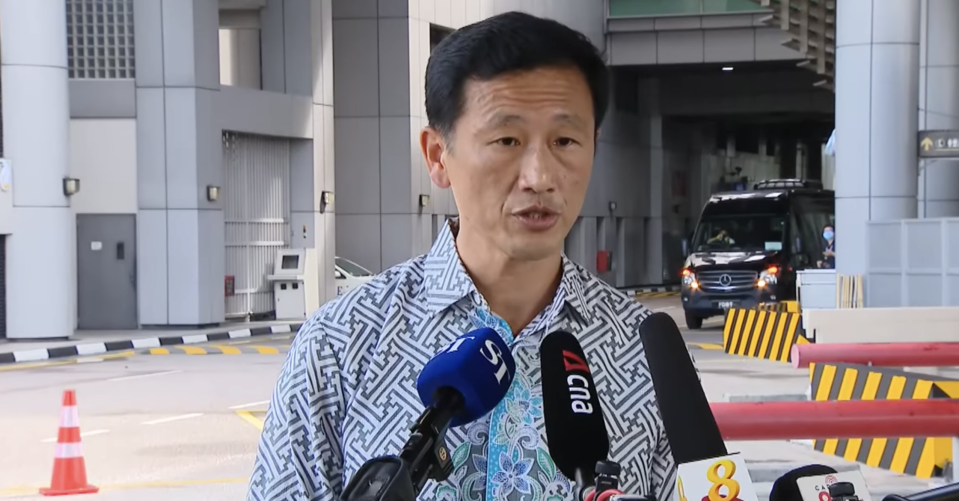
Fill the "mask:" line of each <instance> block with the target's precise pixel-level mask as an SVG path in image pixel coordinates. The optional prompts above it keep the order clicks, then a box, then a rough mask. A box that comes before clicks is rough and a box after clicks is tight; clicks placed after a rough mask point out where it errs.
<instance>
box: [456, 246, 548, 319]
mask: <svg viewBox="0 0 959 501" xmlns="http://www.w3.org/2000/svg"><path fill="white" fill-rule="evenodd" d="M470 236H471V235H469V234H465V235H464V234H463V233H461V234H460V235H458V236H457V238H456V247H457V251H458V252H459V256H460V260H462V262H463V266H464V267H465V268H466V271H467V272H468V273H469V274H470V277H471V278H472V279H473V284H474V285H475V286H476V289H477V290H478V291H479V292H480V294H482V295H483V297H484V298H485V299H486V302H487V303H489V306H490V309H491V310H492V311H493V313H495V314H496V315H498V316H500V317H502V318H503V320H505V321H506V323H508V324H509V327H510V329H511V330H512V331H513V334H514V335H519V333H520V332H521V331H522V330H523V329H525V328H526V326H527V325H529V323H530V322H532V321H533V319H534V318H536V315H538V314H539V313H540V312H541V311H543V310H544V309H545V308H546V307H547V306H549V304H550V303H552V302H553V297H554V296H555V295H556V289H557V287H559V282H560V278H561V277H562V257H561V255H560V254H559V253H557V254H556V255H555V256H553V257H550V258H548V259H543V260H539V261H524V262H515V261H511V260H509V259H508V258H507V257H505V256H503V255H502V253H500V252H499V251H498V249H495V248H492V246H491V245H489V244H488V243H483V242H477V240H479V239H473V238H470Z"/></svg>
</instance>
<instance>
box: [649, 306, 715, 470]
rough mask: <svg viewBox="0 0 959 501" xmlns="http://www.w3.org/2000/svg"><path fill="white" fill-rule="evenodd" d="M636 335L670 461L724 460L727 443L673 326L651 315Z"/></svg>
mask: <svg viewBox="0 0 959 501" xmlns="http://www.w3.org/2000/svg"><path fill="white" fill-rule="evenodd" d="M639 335H640V338H642V340H643V348H644V349H645V351H646V362H647V363H648V364H649V372H650V375H651V376H652V378H653V389H654V390H655V391H656V402H657V404H658V405H659V413H660V415H661V416H662V418H663V428H664V429H665V432H666V439H667V440H668V441H669V446H670V449H672V452H673V458H674V459H675V460H676V462H677V463H679V464H685V463H691V462H694V461H699V460H702V459H707V458H714V457H719V456H725V455H726V454H727V452H726V443H725V442H723V436H722V434H721V433H720V432H719V425H717V424H716V419H715V418H714V417H713V411H712V409H710V407H709V401H708V400H707V399H706V393H705V392H703V387H702V385H701V384H700V382H699V376H698V374H697V373H696V368H695V367H694V366H693V360H692V358H690V356H689V349H688V348H686V342H685V341H684V340H683V335H682V334H681V333H680V332H679V327H678V326H676V322H675V321H674V320H673V318H672V317H670V316H669V315H667V314H665V313H661V312H660V313H653V314H652V315H650V316H649V317H647V318H646V320H644V321H643V323H642V324H640V326H639Z"/></svg>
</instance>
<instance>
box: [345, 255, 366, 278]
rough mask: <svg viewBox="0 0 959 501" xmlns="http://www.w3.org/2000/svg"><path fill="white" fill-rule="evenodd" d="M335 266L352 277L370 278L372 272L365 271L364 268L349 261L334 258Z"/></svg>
mask: <svg viewBox="0 0 959 501" xmlns="http://www.w3.org/2000/svg"><path fill="white" fill-rule="evenodd" d="M336 265H337V266H338V267H340V269H342V270H343V271H345V272H346V273H347V274H348V275H351V276H354V277H372V276H373V272H372V271H370V270H367V269H366V268H364V267H362V266H360V265H358V264H356V263H354V262H353V261H350V260H348V259H343V258H341V257H338V258H336Z"/></svg>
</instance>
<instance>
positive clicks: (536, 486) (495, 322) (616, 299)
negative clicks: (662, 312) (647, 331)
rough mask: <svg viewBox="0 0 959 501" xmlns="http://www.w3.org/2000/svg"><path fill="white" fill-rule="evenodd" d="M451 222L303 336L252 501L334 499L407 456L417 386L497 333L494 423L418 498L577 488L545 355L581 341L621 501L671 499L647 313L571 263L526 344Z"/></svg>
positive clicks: (560, 500) (515, 498)
mask: <svg viewBox="0 0 959 501" xmlns="http://www.w3.org/2000/svg"><path fill="white" fill-rule="evenodd" d="M453 224H455V223H449V224H448V225H447V226H446V227H445V228H444V230H443V231H442V233H441V234H440V235H439V237H438V238H437V240H436V242H435V243H434V245H433V248H432V249H431V250H430V252H429V254H427V255H425V256H421V257H418V258H415V259H413V260H411V261H408V262H406V263H403V264H400V265H397V266H394V267H393V268H390V269H389V270H387V271H385V272H384V273H382V274H380V275H378V276H377V277H375V278H374V279H373V280H372V281H371V282H370V283H368V284H366V285H364V286H362V287H359V288H357V289H355V290H353V291H351V292H349V293H348V294H346V295H344V296H342V297H340V298H337V299H335V300H333V301H330V302H329V303H327V304H325V305H323V306H322V307H321V308H320V309H319V310H318V311H317V312H316V313H315V314H313V316H312V317H311V318H310V319H309V321H307V322H306V323H305V324H304V325H303V327H302V328H301V329H300V332H299V333H298V334H297V336H296V338H295V340H294V342H293V345H292V346H291V348H290V353H289V356H288V358H287V360H286V363H285V365H284V366H283V369H282V372H281V374H280V377H279V381H278V382H277V385H276V389H275V391H274V393H273V398H272V401H271V403H270V407H269V411H268V413H267V416H266V420H265V422H264V425H263V433H262V436H261V438H260V444H259V449H258V452H257V457H256V463H255V466H254V470H253V475H252V478H251V480H250V491H249V496H248V498H247V499H248V500H250V501H253V500H255V501H305V500H309V501H333V500H335V499H338V497H339V495H340V494H341V493H342V491H343V489H344V487H345V486H346V484H347V483H348V482H349V479H350V478H352V476H353V475H354V474H355V473H356V471H357V470H358V469H359V468H360V466H362V465H363V463H364V462H365V461H367V460H369V459H371V458H374V457H377V456H382V455H395V454H398V453H399V451H400V450H401V448H402V447H403V444H404V443H405V441H406V440H407V438H409V435H410V431H409V428H410V425H411V423H413V422H414V421H415V420H416V418H417V417H418V416H419V415H420V413H421V412H422V410H423V405H422V404H421V403H420V400H419V398H418V396H417V392H416V378H417V375H418V374H419V373H420V370H421V369H422V368H423V366H424V365H425V364H426V362H427V361H428V360H429V359H430V357H432V356H433V355H434V354H435V353H437V352H438V351H440V350H441V349H442V348H443V347H445V346H446V345H448V344H449V343H451V342H452V341H453V340H454V339H455V338H456V337H457V336H460V335H462V334H464V333H466V332H469V331H471V330H473V329H476V328H479V327H492V328H493V329H495V330H496V331H497V332H499V333H500V335H501V336H503V338H504V339H505V340H506V341H507V344H509V345H510V346H511V350H512V353H513V357H514V358H515V359H516V375H515V377H514V380H513V383H512V386H511V387H510V389H509V392H508V393H507V396H506V397H505V398H504V399H503V401H502V402H500V404H499V405H498V406H497V407H496V408H495V409H494V410H493V411H492V412H491V413H490V414H488V415H487V416H485V417H484V418H482V419H480V420H478V421H475V422H473V423H471V424H468V425H465V426H463V427H460V428H453V429H450V430H449V433H448V435H447V442H446V443H447V446H448V447H449V449H450V450H451V451H452V458H453V474H452V476H451V477H450V478H449V479H448V480H447V481H445V482H439V483H436V482H429V483H427V485H426V487H425V489H424V490H423V492H422V493H421V494H420V496H419V498H418V499H420V500H437V501H460V500H463V501H467V500H468V501H480V500H490V501H492V500H497V501H539V500H546V501H567V500H570V501H571V500H573V499H574V496H575V492H576V491H575V489H574V485H572V483H571V482H570V481H569V480H568V479H567V478H565V477H564V476H563V474H562V473H560V472H559V470H558V469H557V467H556V465H555V464H554V463H553V460H552V459H551V458H550V455H549V448H548V447H547V444H546V437H545V428H544V422H543V408H542V405H543V397H542V393H541V388H540V368H539V344H540V341H541V340H542V339H543V337H544V336H545V335H546V334H547V333H549V332H553V331H556V330H560V329H562V330H567V331H570V332H572V333H573V334H574V335H575V336H576V337H577V338H578V339H579V341H580V343H581V345H582V346H583V350H584V351H585V353H586V356H587V360H588V363H589V364H590V368H591V370H592V374H593V377H594V379H595V384H596V387H597V390H598V392H599V396H600V400H601V402H602V405H603V413H604V416H605V419H606V425H607V429H608V431H609V437H610V452H609V459H610V460H612V461H616V462H618V463H620V465H622V471H623V473H622V475H621V479H620V487H621V489H622V490H623V491H624V492H628V493H635V494H652V495H654V496H655V497H656V498H657V499H658V500H659V501H671V499H672V493H673V487H674V483H675V476H676V466H675V464H674V462H673V458H672V453H671V452H670V449H669V445H668V443H667V442H666V436H665V434H664V432H663V423H662V419H661V417H660V415H659V411H658V409H657V406H656V401H655V394H654V392H653V386H652V382H651V380H650V374H649V369H648V365H647V362H646V356H645V353H644V351H643V345H642V343H641V342H640V337H639V325H640V323H641V322H642V321H643V320H644V319H645V318H646V317H647V316H648V315H649V310H647V309H646V308H645V307H643V306H642V305H640V304H639V303H637V302H636V301H634V300H633V298H631V297H628V296H626V295H625V294H623V293H622V292H619V291H617V290H616V289H614V288H612V287H611V286H609V285H608V284H606V283H605V282H603V281H601V280H599V279H597V278H596V277H594V276H592V275H590V274H589V272H587V271H586V270H585V269H583V268H582V267H580V266H578V265H576V264H575V263H573V262H572V261H570V260H569V259H567V258H566V257H565V256H564V257H563V276H562V279H561V281H560V285H559V287H558V289H557V292H556V296H555V298H554V300H553V302H552V304H550V305H549V306H548V307H547V308H546V309H545V310H544V311H543V312H542V313H540V314H539V315H538V316H537V317H536V318H535V319H534V320H533V322H531V323H530V325H529V326H528V327H527V328H525V329H524V330H523V331H522V332H520V333H519V335H518V336H514V335H513V333H511V332H510V328H509V326H508V325H507V324H506V322H504V321H503V320H502V319H501V318H499V317H497V316H496V315H495V314H493V313H491V312H490V310H489V306H488V305H487V303H486V301H485V300H484V299H483V297H482V296H481V295H480V294H479V293H478V292H477V290H476V288H475V287H474V285H473V282H472V280H471V279H470V277H469V275H468V274H467V272H466V271H465V269H464V268H463V266H462V264H461V262H460V260H459V256H458V254H457V252H456V246H455V242H454V238H455V237H454V232H455V227H454V226H453Z"/></svg>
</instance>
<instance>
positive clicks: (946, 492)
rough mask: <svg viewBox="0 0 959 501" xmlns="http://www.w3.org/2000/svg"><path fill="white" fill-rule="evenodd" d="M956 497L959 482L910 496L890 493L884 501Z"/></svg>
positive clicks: (937, 500) (958, 496) (936, 500)
mask: <svg viewBox="0 0 959 501" xmlns="http://www.w3.org/2000/svg"><path fill="white" fill-rule="evenodd" d="M954 499H959V483H954V484H949V485H943V486H941V487H936V488H935V489H929V490H927V491H922V492H917V493H915V494H910V495H908V496H900V495H898V494H890V495H888V496H886V497H884V498H883V501H952V500H954Z"/></svg>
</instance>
